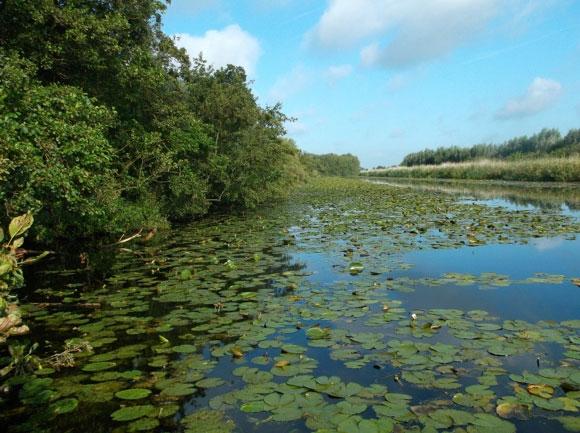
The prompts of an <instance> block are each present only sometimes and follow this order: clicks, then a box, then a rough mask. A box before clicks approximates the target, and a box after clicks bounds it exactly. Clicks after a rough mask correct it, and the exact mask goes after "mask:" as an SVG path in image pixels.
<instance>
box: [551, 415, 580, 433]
mask: <svg viewBox="0 0 580 433" xmlns="http://www.w3.org/2000/svg"><path fill="white" fill-rule="evenodd" d="M556 419H557V420H558V421H560V423H561V424H562V425H563V426H564V428H565V429H566V430H568V431H572V432H580V417H577V416H559V417H556Z"/></svg>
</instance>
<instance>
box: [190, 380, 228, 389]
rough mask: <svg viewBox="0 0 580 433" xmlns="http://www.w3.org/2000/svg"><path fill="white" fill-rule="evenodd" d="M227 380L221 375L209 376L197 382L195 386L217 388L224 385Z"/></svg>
mask: <svg viewBox="0 0 580 433" xmlns="http://www.w3.org/2000/svg"><path fill="white" fill-rule="evenodd" d="M224 383H226V382H225V380H223V379H221V378H219V377H208V378H207V379H202V380H199V381H197V382H195V386H197V387H199V388H217V387H218V386H222V385H223V384H224Z"/></svg>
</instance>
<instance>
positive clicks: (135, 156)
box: [0, 0, 346, 241]
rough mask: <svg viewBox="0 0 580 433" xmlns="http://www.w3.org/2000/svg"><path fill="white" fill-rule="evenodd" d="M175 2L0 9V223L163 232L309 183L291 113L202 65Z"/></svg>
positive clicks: (225, 72) (13, 2)
mask: <svg viewBox="0 0 580 433" xmlns="http://www.w3.org/2000/svg"><path fill="white" fill-rule="evenodd" d="M165 7H166V2H165V1H158V0H124V1H117V0H82V1H79V0H71V1H24V0H5V1H2V2H0V226H1V225H2V224H6V223H7V222H8V221H9V218H10V217H13V216H16V215H19V214H21V213H24V212H27V211H32V212H33V213H34V214H35V219H36V223H35V225H34V227H33V230H35V235H36V238H37V239H39V240H45V241H46V240H50V239H55V238H59V237H68V238H76V237H86V236H91V235H94V234H101V233H117V232H124V231H126V230H130V229H134V228H139V227H161V226H164V225H167V224H168V222H169V221H175V220H188V219H191V218H194V217H197V216H200V215H203V214H205V213H207V212H209V211H211V210H212V209H224V208H225V209H231V208H251V207H254V206H256V205H258V204H260V203H263V202H265V201H269V200H271V199H274V198H276V197H279V196H282V195H284V194H285V193H286V192H287V191H288V190H289V187H290V186H292V185H294V184H296V183H298V182H300V181H302V180H303V179H304V177H305V175H306V170H305V168H304V167H303V164H302V159H303V158H304V156H303V155H302V156H301V155H300V152H299V150H298V149H297V147H296V146H295V144H294V143H293V142H292V141H291V140H288V139H286V138H284V135H285V130H284V124H285V122H286V121H287V120H289V119H288V118H287V116H286V115H285V114H284V113H283V112H282V111H281V107H280V105H274V106H260V105H259V104H258V103H257V98H256V97H255V96H254V94H253V93H252V91H251V89H250V86H249V82H248V79H247V76H246V73H245V71H244V69H243V68H240V67H235V66H232V65H229V66H226V67H223V68H219V69H214V68H213V67H211V66H209V65H208V64H207V63H206V62H205V61H204V60H203V59H202V58H201V57H200V58H197V59H195V60H193V61H191V60H190V58H189V57H188V55H187V54H186V52H185V50H183V49H178V48H177V47H176V46H175V44H174V42H173V40H172V39H171V38H170V37H169V36H167V35H165V34H164V33H163V32H162V30H161V28H162V25H161V18H162V14H163V12H164V9H165ZM312 158H313V159H315V158H314V157H312ZM324 161H326V159H324ZM337 161H341V160H340V158H339V159H338V160H337ZM337 164H338V163H337ZM331 166H332V164H331V163H327V162H324V163H321V164H320V170H319V171H320V172H327V171H328V170H331V171H332V170H334V169H333V168H331ZM317 167H318V166H317ZM344 170H346V169H340V170H337V171H344Z"/></svg>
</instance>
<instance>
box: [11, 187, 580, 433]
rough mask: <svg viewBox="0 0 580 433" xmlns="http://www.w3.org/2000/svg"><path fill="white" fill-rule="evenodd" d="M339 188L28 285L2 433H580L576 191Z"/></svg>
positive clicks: (177, 233) (115, 253) (74, 264)
mask: <svg viewBox="0 0 580 433" xmlns="http://www.w3.org/2000/svg"><path fill="white" fill-rule="evenodd" d="M335 182H339V183H338V184H334V183H330V181H329V183H327V184H323V185H321V186H317V187H311V188H310V189H307V191H306V192H304V193H301V194H298V195H296V196H294V197H292V200H290V201H289V202H288V203H286V204H280V205H277V206H275V207H274V208H271V209H263V210H260V211H257V212H253V213H249V214H246V215H238V216H229V217H216V218H214V219H207V220H204V221H202V222H196V223H194V224H191V225H189V226H183V227H179V228H176V229H175V230H173V231H171V232H168V233H163V234H160V235H159V236H157V237H156V238H154V239H153V240H152V241H150V242H147V243H138V242H137V243H134V244H128V245H124V246H122V247H118V246H115V247H110V248H106V249H103V248H100V249H96V250H89V251H83V250H82V248H81V249H80V250H77V251H69V252H68V253H67V252H62V253H61V254H59V255H58V256H56V257H53V258H52V259H51V260H49V261H47V262H45V263H43V264H41V265H40V266H37V267H36V268H33V269H30V270H29V271H28V273H27V275H26V278H27V282H28V284H27V288H26V293H25V294H24V295H23V296H22V305H23V308H24V309H25V311H26V312H27V318H26V320H27V322H28V323H29V325H30V327H31V330H32V332H31V334H30V335H29V336H27V337H26V338H23V339H21V340H20V341H19V343H21V344H24V345H26V344H31V343H32V342H38V343H39V348H38V349H37V350H36V351H35V352H34V354H35V355H36V356H38V357H40V358H42V359H43V365H44V367H45V368H43V370H37V371H35V372H33V374H30V373H26V374H24V372H23V374H22V375H18V376H16V377H14V378H12V379H11V380H10V381H9V387H8V389H7V393H5V394H4V396H3V397H2V401H1V405H2V406H0V407H1V408H2V412H1V414H0V421H1V422H2V425H3V426H4V427H5V428H6V430H7V431H9V432H63V431H65V432H87V433H88V432H110V431H114V432H132V431H152V432H170V431H172V432H181V431H184V432H190V433H214V432H215V433H218V432H220V433H221V432H230V431H236V432H255V433H269V432H295V433H302V432H311V431H314V432H318V433H359V432H360V433H390V432H392V431H394V432H401V433H402V432H417V433H419V432H421V433H433V432H447V431H453V432H456V433H489V432H492V431H493V432H494V433H501V432H506V433H508V432H516V431H517V432H522V433H524V432H525V433H532V432H533V433H535V432H540V431H542V432H566V431H579V425H578V414H579V413H580V412H579V410H580V369H579V365H580V287H579V286H578V285H579V284H580V281H579V280H578V278H579V277H580V267H579V264H580V240H579V239H578V238H577V236H578V232H579V224H578V221H579V220H578V216H579V215H580V211H579V209H580V199H579V197H580V191H579V189H578V187H576V186H574V187H559V188H557V189H549V188H543V189H542V188H535V187H534V188H531V187H530V186H529V185H526V186H524V187H520V188H518V187H516V186H514V185H509V186H506V185H497V184H493V185H488V184H481V185H474V184H465V185H461V184H458V183H453V184H447V183H442V184H440V185H437V184H435V183H422V182H418V183H417V184H413V183H409V182H397V181H390V180H389V181H388V185H371V184H369V183H365V182H355V181H335ZM80 253H87V254H84V255H83V257H84V259H83V260H82V261H81V259H80ZM85 258H88V261H87V260H86V259H85ZM85 344H86V345H88V346H90V348H89V349H87V346H86V345H85ZM66 349H69V350H70V351H71V354H70V356H71V357H72V360H73V364H74V366H72V365H71V366H67V365H65V363H64V362H61V363H60V365H59V364H58V363H56V364H55V362H54V361H55V359H59V358H58V357H57V358H55V357H54V355H55V354H56V353H59V352H62V351H65V350H66ZM51 357H52V358H51ZM60 361H64V360H63V359H60Z"/></svg>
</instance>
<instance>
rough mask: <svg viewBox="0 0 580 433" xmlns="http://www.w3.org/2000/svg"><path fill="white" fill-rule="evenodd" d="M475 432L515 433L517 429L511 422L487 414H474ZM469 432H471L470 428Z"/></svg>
mask: <svg viewBox="0 0 580 433" xmlns="http://www.w3.org/2000/svg"><path fill="white" fill-rule="evenodd" d="M474 417H475V420H474V421H473V427H474V429H473V430H474V431H475V432H477V433H494V432H495V433H515V432H516V427H515V426H514V425H513V424H512V423H511V422H509V421H505V420H502V419H501V418H498V417H495V416H493V415H489V414H485V413H476V414H474ZM468 431H471V430H470V429H469V428H468Z"/></svg>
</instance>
